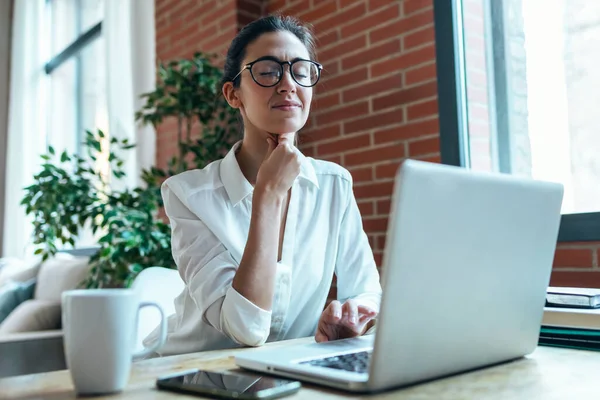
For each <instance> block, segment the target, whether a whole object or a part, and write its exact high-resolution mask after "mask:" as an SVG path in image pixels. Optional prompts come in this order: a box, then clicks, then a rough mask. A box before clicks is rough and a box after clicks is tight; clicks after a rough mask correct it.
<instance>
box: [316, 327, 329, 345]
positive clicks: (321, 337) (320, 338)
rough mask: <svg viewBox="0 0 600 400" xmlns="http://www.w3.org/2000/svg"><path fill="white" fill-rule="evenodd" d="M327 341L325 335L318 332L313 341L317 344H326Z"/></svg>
mask: <svg viewBox="0 0 600 400" xmlns="http://www.w3.org/2000/svg"><path fill="white" fill-rule="evenodd" d="M328 340H329V338H328V337H327V335H325V334H324V333H323V332H321V331H320V330H318V331H317V334H316V335H315V341H317V343H321V342H327V341H328Z"/></svg>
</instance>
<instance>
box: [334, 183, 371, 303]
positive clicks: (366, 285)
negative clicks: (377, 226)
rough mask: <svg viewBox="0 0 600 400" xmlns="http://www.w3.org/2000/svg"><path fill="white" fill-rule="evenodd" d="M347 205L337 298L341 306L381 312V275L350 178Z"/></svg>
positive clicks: (339, 257) (342, 225) (339, 248)
mask: <svg viewBox="0 0 600 400" xmlns="http://www.w3.org/2000/svg"><path fill="white" fill-rule="evenodd" d="M349 182H350V183H349V188H348V194H347V205H346V207H345V210H344V214H343V217H342V222H341V227H340V240H339V245H338V256H337V261H336V267H335V270H336V276H337V298H338V300H339V301H340V302H342V303H343V302H345V301H346V300H348V299H355V300H357V301H358V303H360V304H362V305H364V306H367V307H370V308H372V309H374V310H377V311H379V306H380V304H381V284H380V282H379V272H378V271H377V266H376V264H375V259H374V257H373V251H372V250H371V246H370V245H369V240H368V238H367V234H366V233H365V231H364V230H363V224H362V218H361V215H360V211H359V209H358V205H357V204H356V199H355V197H354V193H353V191H352V181H351V178H350V181H349Z"/></svg>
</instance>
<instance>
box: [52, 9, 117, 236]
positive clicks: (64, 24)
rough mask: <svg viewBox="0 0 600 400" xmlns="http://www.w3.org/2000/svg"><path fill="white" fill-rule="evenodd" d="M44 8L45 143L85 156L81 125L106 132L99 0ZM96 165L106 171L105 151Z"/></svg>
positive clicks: (87, 231) (104, 80)
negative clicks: (45, 43) (47, 27)
mask: <svg viewBox="0 0 600 400" xmlns="http://www.w3.org/2000/svg"><path fill="white" fill-rule="evenodd" d="M46 11H47V18H48V20H49V22H50V23H49V24H48V26H49V27H50V28H49V32H48V35H47V38H48V41H49V43H48V46H47V49H49V50H48V51H49V54H46V58H47V59H48V62H47V63H46V66H45V71H46V74H47V77H48V79H47V89H46V93H47V96H46V99H45V101H46V107H47V110H48V112H47V116H48V117H47V123H46V138H45V139H46V143H47V144H49V145H52V146H53V147H54V148H55V149H56V151H57V152H62V151H63V150H66V151H67V152H69V153H71V154H73V153H76V154H79V155H80V156H83V157H85V154H84V153H83V151H82V148H81V143H82V141H83V137H84V133H85V131H86V130H90V131H93V132H94V131H96V130H97V129H101V130H103V131H104V132H106V133H108V112H107V99H106V97H107V96H106V61H105V60H106V57H105V43H104V38H103V36H102V17H103V15H104V1H103V0H46ZM107 137H108V136H107ZM96 167H97V168H98V169H100V170H101V171H103V172H104V173H105V174H108V172H109V171H108V156H107V154H103V155H102V156H101V157H98V159H97V161H96ZM97 236H98V235H93V234H92V232H91V229H84V231H83V232H82V233H81V234H80V235H79V237H78V238H77V239H76V243H77V247H85V246H93V245H95V244H96V242H97V240H96V239H97Z"/></svg>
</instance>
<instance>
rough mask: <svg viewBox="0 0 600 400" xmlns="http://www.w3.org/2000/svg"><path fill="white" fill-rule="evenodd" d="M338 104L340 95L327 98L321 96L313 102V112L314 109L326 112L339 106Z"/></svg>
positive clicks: (330, 95)
mask: <svg viewBox="0 0 600 400" xmlns="http://www.w3.org/2000/svg"><path fill="white" fill-rule="evenodd" d="M338 104H340V93H331V94H329V95H326V96H319V97H318V98H316V99H314V100H313V107H314V108H313V111H314V109H317V110H326V109H328V108H331V107H334V106H337V105H338Z"/></svg>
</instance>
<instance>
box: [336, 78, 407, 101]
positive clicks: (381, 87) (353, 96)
mask: <svg viewBox="0 0 600 400" xmlns="http://www.w3.org/2000/svg"><path fill="white" fill-rule="evenodd" d="M400 87H402V74H401V73H398V74H396V75H392V76H388V77H385V78H382V79H375V80H373V79H369V80H368V81H366V82H365V83H364V84H362V85H360V86H358V87H355V88H351V89H346V90H344V92H343V93H342V99H343V101H344V102H351V101H354V100H358V99H360V98H366V97H368V96H372V95H375V94H379V93H381V92H386V91H389V90H390V89H394V88H400Z"/></svg>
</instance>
